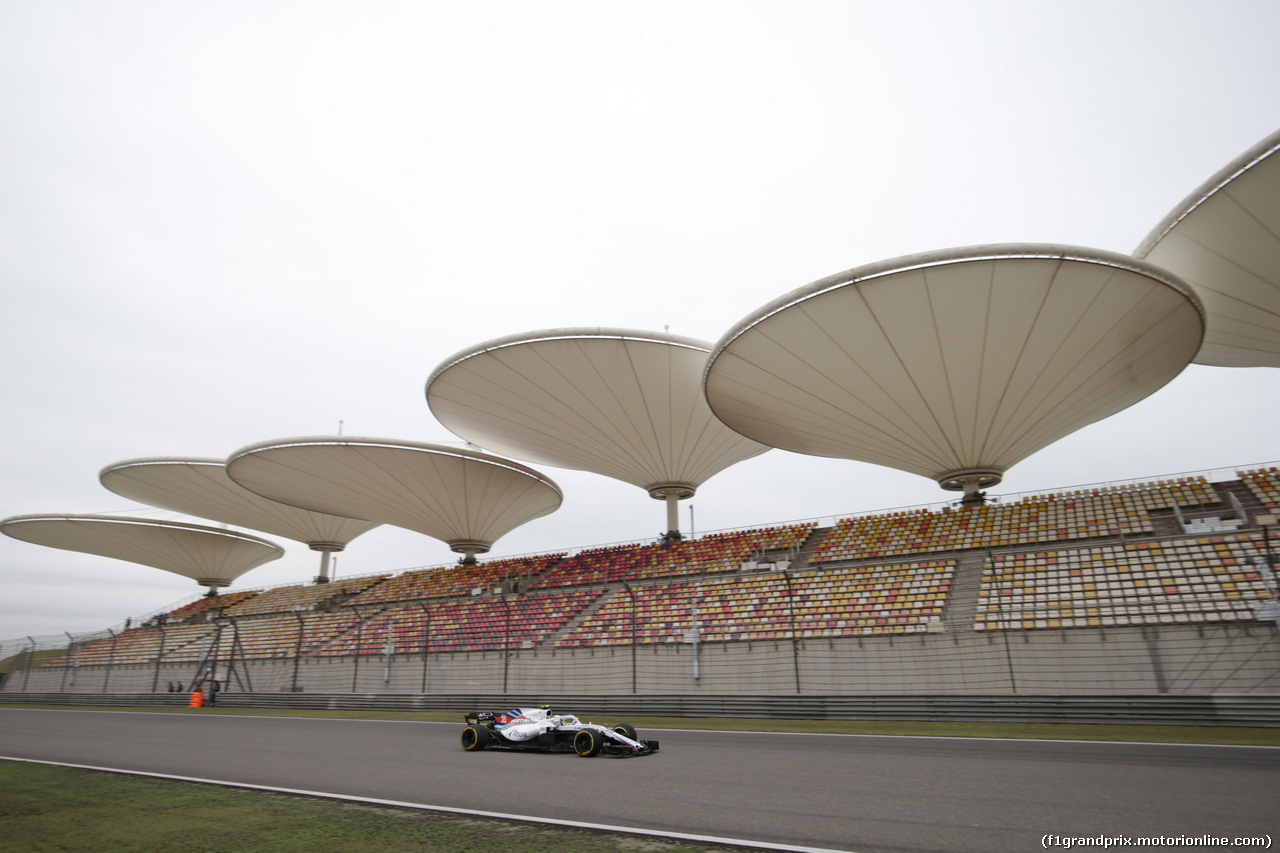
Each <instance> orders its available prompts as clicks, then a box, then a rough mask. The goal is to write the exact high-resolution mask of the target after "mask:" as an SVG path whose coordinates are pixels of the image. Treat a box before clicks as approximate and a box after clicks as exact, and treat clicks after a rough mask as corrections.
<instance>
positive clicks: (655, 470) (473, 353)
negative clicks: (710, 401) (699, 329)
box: [426, 328, 769, 499]
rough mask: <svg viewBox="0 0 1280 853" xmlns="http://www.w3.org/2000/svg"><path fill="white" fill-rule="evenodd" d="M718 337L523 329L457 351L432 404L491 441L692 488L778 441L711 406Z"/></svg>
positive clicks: (455, 427) (651, 484)
mask: <svg viewBox="0 0 1280 853" xmlns="http://www.w3.org/2000/svg"><path fill="white" fill-rule="evenodd" d="M710 349H711V345H710V344H709V343H707V342H705V341H699V340H694V339H693V338H686V337H682V336H679V335H671V334H666V333H661V332H642V331H635V330H630V329H597V328H587V329H551V330H547V331H541V332H531V333H527V334H520V335H511V336H509V337H504V338H497V339H495V340H492V341H489V342H487V343H483V344H480V345H478V346H475V347H472V348H470V349H466V350H463V351H462V352H459V353H457V354H455V355H453V356H451V357H450V358H448V359H446V360H445V361H444V362H443V363H442V364H441V365H440V366H439V367H437V368H436V370H435V371H434V372H433V373H432V374H431V377H430V378H429V379H428V380H427V387H426V395H427V404H428V406H430V408H431V411H432V413H433V414H434V415H435V416H436V418H437V419H439V421H440V422H441V423H442V424H444V425H445V426H446V427H448V428H449V429H450V430H451V431H452V432H454V433H455V434H457V435H459V436H461V437H462V438H464V439H466V440H467V441H469V442H471V443H473V444H476V445H479V446H481V447H484V448H485V449H487V450H491V451H494V452H497V453H503V454H506V455H509V456H514V457H516V458H518V459H524V460H526V461H529V462H533V463H537V464H543V465H556V466H559V467H562V468H576V469H579V470H584V471H591V472H594V473H597V474H603V475H605V476H606V477H613V478H614V479H618V480H622V481H624V482H627V483H631V484H632V485H636V486H640V487H641V488H643V489H647V490H649V492H650V494H652V495H653V496H654V497H655V498H658V499H663V498H665V497H668V494H667V492H668V491H669V490H672V489H674V490H676V491H679V492H680V493H681V495H680V496H681V497H687V496H689V495H692V494H693V492H694V490H696V489H697V487H698V486H699V485H701V484H702V483H703V482H705V481H706V480H707V479H708V478H710V477H711V476H712V475H714V474H716V473H718V472H720V471H722V470H724V469H725V468H727V467H729V466H730V465H733V464H734V463H736V462H741V461H742V460H744V459H749V458H751V457H752V456H757V455H759V454H761V453H764V452H765V451H766V450H768V449H769V448H767V447H764V446H763V445H760V444H758V443H756V442H755V441H752V440H750V439H747V438H744V437H743V436H741V435H738V434H737V433H735V432H733V431H731V430H728V429H726V428H725V427H724V426H723V425H722V424H721V423H720V422H719V421H717V420H716V418H715V416H713V415H712V414H711V409H710V408H708V407H707V403H706V399H705V398H704V397H703V395H702V387H701V380H702V369H703V367H704V366H705V363H706V357H707V353H708V352H709V351H710Z"/></svg>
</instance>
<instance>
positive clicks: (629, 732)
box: [613, 723, 639, 740]
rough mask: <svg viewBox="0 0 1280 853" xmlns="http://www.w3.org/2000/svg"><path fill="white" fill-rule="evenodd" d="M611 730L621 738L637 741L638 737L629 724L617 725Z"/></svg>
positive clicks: (634, 729)
mask: <svg viewBox="0 0 1280 853" xmlns="http://www.w3.org/2000/svg"><path fill="white" fill-rule="evenodd" d="M613 730H614V731H615V732H617V733H618V734H620V735H622V736H623V737H629V738H631V739H632V740H639V736H638V735H637V734H636V727H635V726H633V725H631V724H630V723H618V725H616V726H614V727H613Z"/></svg>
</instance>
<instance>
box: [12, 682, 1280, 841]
mask: <svg viewBox="0 0 1280 853" xmlns="http://www.w3.org/2000/svg"><path fill="white" fill-rule="evenodd" d="M18 707H22V708H31V707H43V708H58V709H61V710H107V711H140V712H146V713H179V714H180V713H191V714H204V715H209V714H218V715H228V716H237V715H239V716H282V717H327V718H336V719H370V720H420V721H443V722H457V723H459V724H460V723H461V719H460V717H461V715H459V714H451V713H415V712H359V711H349V712H347V711H296V710H288V711H285V710H252V709H236V708H199V709H195V708H136V709H126V708H91V707H88V706H82V705H76V706H67V705H52V706H51V705H44V706H35V705H10V704H5V705H0V708H18ZM630 722H632V723H633V724H634V725H635V726H636V727H637V728H640V729H643V730H646V731H654V730H660V729H664V728H666V729H715V730H725V731H790V732H818V733H831V734H872V735H908V736H925V737H1000V738H1009V737H1012V738H1052V739H1061V740H1105V741H1145V742H1162V743H1215V744H1246V745H1268V746H1276V745H1280V730H1277V729H1267V728H1238V727H1229V726H1134V725H1114V726H1112V725H1072V724H1064V725H1052V724H1038V723H925V722H887V721H880V722H859V721H852V720H850V721H843V720H764V719H733V718H718V719H690V718H672V717H648V718H644V717H637V718H631V719H630ZM193 845H194V846H196V847H198V848H199V849H204V850H219V851H223V852H224V853H227V852H228V851H255V853H256V851H262V853H270V851H316V853H324V851H335V853H337V851H342V853H374V851H378V853H382V851H388V853H394V851H401V850H403V851H410V850H412V851H441V853H482V851H483V853H543V851H545V853H588V851H590V853H597V851H599V853H613V851H618V853H631V851H652V853H711V851H717V850H726V849H727V848H725V847H722V846H716V845H712V844H703V843H695V842H685V841H676V840H663V839H658V838H652V837H639V836H633V835H625V834H618V835H612V834H608V833H603V832H594V831H590V830H584V829H575V828H570V827H558V826H550V825H546V824H521V823H515V822H506V821H501V820H493V819H485V818H479V817H471V816H464V815H457V814H449V813H444V812H433V811H425V810H416V809H404V808H389V807H384V806H366V805H359V804H354V803H345V802H336V801H330V800H321V799H313V798H307V797H296V796H285V795H280V794H272V793H266V792H259V791H249V790H241V789H234V788H220V787H217V786H212V785H204V784H200V783H194V782H180V781H171V780H164V779H153V778H147V777H138V776H129V775H119V774H113V773H106V772H99V771H93V770H82V769H76V768H68V767H57V766H51V765H43V764H31V763H27V762H19V761H0V853H9V851H14V853H17V851H23V853H28V851H30V853H39V852H40V851H55V850H56V851H68V850H70V851H78V850H119V851H136V852H137V853H150V851H156V853H159V851H165V853H168V851H172V850H181V849H185V848H188V847H191V846H193Z"/></svg>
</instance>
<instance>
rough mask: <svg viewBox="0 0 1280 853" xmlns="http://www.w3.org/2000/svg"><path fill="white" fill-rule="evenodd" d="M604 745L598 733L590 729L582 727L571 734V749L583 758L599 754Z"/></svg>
mask: <svg viewBox="0 0 1280 853" xmlns="http://www.w3.org/2000/svg"><path fill="white" fill-rule="evenodd" d="M602 746H604V741H603V740H602V739H601V736H600V733H599V732H597V731H592V730H591V729H583V730H582V731H580V732H578V733H577V734H576V735H574V736H573V751H574V752H576V753H578V755H581V756H582V757H583V758H594V757H595V756H597V755H599V754H600V747H602Z"/></svg>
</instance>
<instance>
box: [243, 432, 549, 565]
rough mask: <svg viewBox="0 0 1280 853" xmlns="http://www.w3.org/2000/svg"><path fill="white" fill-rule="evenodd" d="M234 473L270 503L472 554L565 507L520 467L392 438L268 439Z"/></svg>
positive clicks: (545, 483)
mask: <svg viewBox="0 0 1280 853" xmlns="http://www.w3.org/2000/svg"><path fill="white" fill-rule="evenodd" d="M227 473H228V474H229V475H230V477H231V479H232V480H234V481H235V482H237V483H239V484H240V485H241V486H243V487H245V488H246V489H248V490H250V491H251V492H254V493H256V494H259V495H262V496H263V497H266V498H269V499H271V500H274V501H280V502H281V503H287V504H290V505H291V506H297V507H301V508H303V509H307V510H311V511H312V512H323V513H329V514H332V515H341V516H350V517H352V518H363V519H367V520H369V521H373V522H378V523H383V524H393V525H395V526H397V527H404V528H407V529H409V530H415V531H417V532H418V533H424V534H426V535H427V536H431V537H433V538H436V539H440V540H442V541H444V542H447V543H448V544H449V546H450V547H451V548H452V549H453V550H454V551H456V552H458V553H463V554H468V555H471V554H479V553H484V552H486V551H488V550H489V548H490V547H491V546H492V545H493V543H494V542H495V541H496V540H497V539H499V538H500V537H502V536H503V535H505V534H507V533H509V532H510V531H512V530H514V529H515V528H517V527H519V526H520V525H522V524H524V523H526V522H528V521H532V520H533V519H535V518H541V517H542V516H544V515H548V514H549V513H552V512H554V511H555V510H556V509H558V508H559V507H560V503H561V501H562V500H563V496H562V494H561V492H560V487H559V486H557V485H556V484H555V483H553V482H552V481H551V480H549V479H547V478H546V477H544V476H543V475H541V474H539V473H538V472H537V471H534V470H533V469H532V468H526V467H525V466H523V465H520V464H519V463H516V462H510V461H508V460H505V459H499V458H498V457H496V456H490V455H488V454H485V453H478V452H476V451H473V450H463V449H460V448H456V447H447V446H445V445H439V444H425V443H419V442H411V441H398V440H394V439H385V438H347V437H342V436H336V437H335V436H316V437H303V438H290V439H281V440H278V441H264V442H261V443H259V444H253V445H250V446H248V447H244V448H241V449H240V450H237V451H236V452H235V453H233V454H231V456H230V458H229V459H228V460H227Z"/></svg>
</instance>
